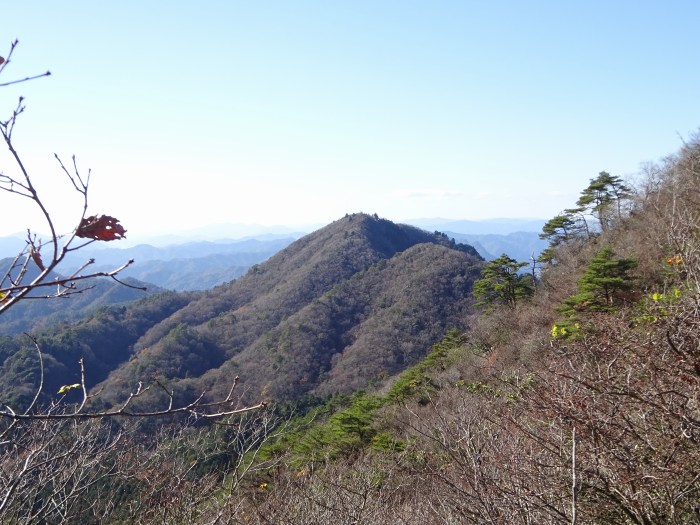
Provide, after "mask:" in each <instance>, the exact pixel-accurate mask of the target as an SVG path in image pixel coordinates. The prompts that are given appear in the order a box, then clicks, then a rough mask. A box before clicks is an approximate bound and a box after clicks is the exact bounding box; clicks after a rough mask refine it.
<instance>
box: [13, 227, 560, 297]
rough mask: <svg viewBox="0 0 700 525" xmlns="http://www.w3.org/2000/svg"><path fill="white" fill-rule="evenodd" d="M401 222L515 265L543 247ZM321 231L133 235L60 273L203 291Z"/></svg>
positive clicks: (20, 239) (501, 235) (520, 233)
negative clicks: (78, 271)
mask: <svg viewBox="0 0 700 525" xmlns="http://www.w3.org/2000/svg"><path fill="white" fill-rule="evenodd" d="M402 222H403V223H405V224H410V225H413V226H417V227H419V228H421V229H424V230H426V231H440V232H444V233H446V234H447V235H448V236H449V237H450V238H453V239H455V240H456V241H457V242H461V243H466V244H470V245H472V246H474V247H475V248H476V249H477V251H478V252H479V254H480V255H481V256H482V257H484V258H485V259H492V258H495V257H498V256H499V255H501V254H502V253H508V254H509V255H510V256H511V257H514V258H516V259H518V260H528V259H529V258H530V257H531V256H532V255H533V253H534V254H535V255H536V254H538V253H539V252H540V251H542V250H543V249H544V248H545V247H546V245H547V243H546V241H543V240H542V239H540V238H539V237H538V234H539V233H540V232H541V231H542V225H543V224H544V222H545V221H543V220H535V219H532V220H530V219H490V220H483V221H468V220H459V221H453V220H447V219H441V218H432V219H412V220H408V221H402ZM320 227H321V226H320V225H319V226H315V227H311V226H309V227H308V228H307V229H305V230H297V229H294V228H290V227H285V226H260V225H241V224H216V225H211V226H206V227H201V228H197V229H193V230H189V231H187V232H181V233H174V234H171V235H167V236H158V237H142V238H140V239H139V237H138V235H136V236H134V237H133V238H132V236H131V235H128V238H127V239H126V240H124V241H119V243H112V244H94V245H91V246H88V247H86V248H85V249H83V250H81V251H79V252H77V253H75V254H70V255H69V256H68V257H67V260H66V265H65V266H64V268H65V267H78V266H79V265H81V264H83V263H84V262H85V261H86V260H87V259H89V258H94V259H95V261H96V263H95V265H94V266H93V267H92V268H93V269H96V270H105V271H106V270H112V269H114V268H115V267H118V266H119V265H121V264H123V263H124V262H125V261H128V260H129V259H134V260H135V262H136V264H134V265H132V266H131V267H129V268H128V269H127V270H126V271H124V273H122V275H123V276H125V277H131V278H134V279H137V280H139V281H143V282H146V283H152V284H153V285H156V286H158V287H161V288H166V289H169V290H206V289H209V288H212V287H213V286H216V285H217V284H222V283H224V282H228V281H231V280H233V279H235V278H237V277H240V276H241V275H243V274H244V273H245V272H246V271H247V270H248V268H250V267H251V266H252V265H253V264H256V263H259V262H262V261H264V260H266V259H267V258H269V257H270V256H271V255H273V254H274V253H277V252H278V251H279V250H281V249H282V248H284V247H285V246H287V245H289V244H290V243H291V242H293V241H294V240H296V239H298V238H300V237H302V236H303V235H305V234H307V233H310V232H311V231H313V230H315V229H317V228H320ZM24 237H25V234H17V235H13V236H7V237H0V257H14V256H15V255H16V254H17V253H18V252H19V251H20V250H21V249H22V248H23V247H24V245H25V241H24ZM135 243H136V244H135Z"/></svg>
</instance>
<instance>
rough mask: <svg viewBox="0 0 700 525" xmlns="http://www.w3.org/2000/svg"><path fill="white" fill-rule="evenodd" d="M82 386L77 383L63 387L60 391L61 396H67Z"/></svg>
mask: <svg viewBox="0 0 700 525" xmlns="http://www.w3.org/2000/svg"><path fill="white" fill-rule="evenodd" d="M80 387H81V384H80V383H75V384H73V385H63V386H62V387H61V388H59V389H58V393H59V394H65V393H66V392H68V391H69V390H73V389H74V388H80Z"/></svg>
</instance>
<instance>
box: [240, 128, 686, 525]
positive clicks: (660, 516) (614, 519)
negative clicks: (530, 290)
mask: <svg viewBox="0 0 700 525" xmlns="http://www.w3.org/2000/svg"><path fill="white" fill-rule="evenodd" d="M699 185H700V137H697V136H696V137H695V138H694V139H693V140H692V141H690V142H689V143H687V144H685V145H684V146H683V147H682V148H681V150H680V152H679V153H678V154H677V155H674V156H671V157H669V158H668V159H666V160H665V161H664V162H663V163H662V164H660V165H656V166H649V167H648V168H647V171H646V172H645V173H644V178H643V180H642V182H641V184H640V185H639V186H638V187H637V188H630V187H629V186H627V185H626V184H625V183H624V182H623V181H622V180H621V179H620V178H618V177H614V176H610V174H608V173H606V172H601V173H600V174H599V176H598V177H595V178H593V179H591V184H590V185H589V186H588V187H587V188H585V189H584V190H583V191H582V193H581V197H580V198H579V200H578V201H577V202H576V204H575V206H572V208H570V209H567V210H565V211H563V212H562V213H561V214H560V215H558V216H556V217H555V218H553V219H552V220H551V221H549V222H548V223H547V224H546V225H545V228H544V230H543V237H545V238H547V239H548V240H549V241H550V247H549V249H548V250H547V251H546V253H545V254H544V257H543V260H544V261H545V262H543V267H542V272H541V276H540V279H539V280H538V283H537V288H536V290H535V292H534V294H532V295H531V296H530V297H527V296H525V295H521V296H517V300H515V301H511V300H510V299H512V297H514V296H511V297H507V294H508V293H510V292H508V291H507V287H501V288H498V289H497V293H496V294H494V295H493V296H491V300H492V302H491V304H490V305H488V306H487V307H485V309H484V310H483V311H482V312H480V313H479V314H478V315H475V316H473V317H472V318H471V327H470V328H471V329H470V330H469V331H468V332H466V333H463V334H461V335H460V334H451V335H450V337H448V338H446V339H445V340H444V341H443V342H441V344H439V345H436V346H434V347H433V350H432V351H431V352H430V354H428V356H427V357H426V358H425V359H424V360H423V361H421V362H420V363H419V364H418V365H416V366H414V367H412V368H410V369H408V370H407V371H406V372H404V373H403V374H401V375H400V376H399V378H398V379H397V380H396V382H395V383H394V384H393V386H392V387H391V389H390V390H388V391H387V392H385V393H384V394H383V395H376V394H375V395H368V394H358V395H356V396H354V397H353V398H351V399H350V400H348V401H347V402H346V403H345V404H341V406H340V409H338V404H336V405H328V406H329V407H330V408H324V410H321V411H319V412H318V413H316V414H315V415H314V416H313V417H314V418H315V419H312V418H311V417H307V418H299V420H298V423H297V425H298V426H296V427H295V428H294V430H293V431H292V432H290V433H289V434H288V435H287V436H285V437H284V438H282V439H280V440H279V441H278V442H277V443H276V444H274V445H273V446H270V447H268V448H267V449H266V451H265V452H264V454H263V455H264V456H265V457H266V458H267V457H268V456H269V457H276V458H281V459H278V461H280V467H279V468H277V469H275V470H274V473H270V472H268V473H266V474H265V475H263V476H260V478H259V479H260V480H261V481H262V482H264V483H265V484H266V486H269V487H272V488H271V490H269V491H266V492H265V493H264V494H262V495H261V494H260V492H258V493H255V492H253V491H248V492H246V491H241V493H246V495H247V500H246V504H245V505H244V506H243V511H244V512H245V513H247V515H249V516H251V519H250V520H249V521H250V522H252V523H260V524H262V523H309V524H311V523H353V522H355V523H365V524H375V525H380V524H386V523H403V524H411V525H413V524H415V525H418V524H423V525H425V524H431V525H432V524H436V525H437V524H445V523H467V524H474V525H476V524H483V523H494V524H503V525H506V524H523V525H525V524H533V523H548V524H562V525H564V524H590V525H593V524H638V525H647V524H648V525H651V524H657V523H659V524H660V523H668V524H676V525H682V524H689V523H700V512H699V507H698V501H700V476H699V475H698V473H699V472H700V404H699V402H698V401H699V399H700V252H699V251H698V246H700V212H699V210H700V199H699V198H698V191H697V188H698V187H699ZM498 278H504V279H506V280H504V281H501V284H503V283H505V282H508V283H511V284H513V283H517V281H518V278H516V277H512V274H511V277H507V274H506V273H503V274H500V275H499V274H497V273H492V274H491V275H490V276H488V277H487V276H486V273H484V279H490V280H491V281H492V283H491V284H493V283H495V282H497V280H498ZM477 288H478V285H477ZM499 294H501V295H499ZM505 299H508V300H505ZM310 421H314V422H315V424H311V423H310Z"/></svg>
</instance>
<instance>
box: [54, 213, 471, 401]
mask: <svg viewBox="0 0 700 525" xmlns="http://www.w3.org/2000/svg"><path fill="white" fill-rule="evenodd" d="M481 264H482V259H481V257H480V256H479V255H478V253H477V252H476V250H474V248H472V247H471V246H466V245H462V244H457V243H455V242H454V241H453V240H450V239H449V238H448V237H447V236H445V235H444V234H433V233H428V232H425V231H423V230H420V229H418V228H415V227H412V226H408V225H397V224H394V223H392V222H390V221H388V220H384V219H380V218H378V217H376V216H369V215H364V214H353V215H347V216H346V217H344V218H343V219H340V220H338V221H335V222H334V223H331V224H330V225H328V226H326V227H324V228H322V229H320V230H318V231H316V232H313V233H311V234H309V235H307V236H305V237H302V238H301V239H299V240H297V241H295V242H293V243H292V244H290V245H289V246H288V247H287V248H285V249H284V250H282V251H280V252H279V253H277V254H276V255H274V256H272V257H271V258H270V259H268V260H267V261H265V262H263V263H260V264H258V265H255V266H253V267H252V268H251V269H250V270H249V271H248V273H247V274H246V275H245V276H243V277H241V278H240V279H237V280H236V281H234V282H231V283H228V284H225V285H221V286H217V287H215V288H214V289H212V290H208V291H206V292H200V293H196V294H190V295H189V296H188V300H187V301H186V304H182V306H181V307H179V308H177V309H176V310H174V311H173V312H172V313H169V314H168V315H164V316H159V315H153V314H149V315H150V318H152V319H154V320H155V321H156V322H153V323H152V324H151V325H149V326H145V325H143V323H141V325H140V328H139V330H138V331H137V332H135V331H134V330H133V329H129V328H127V327H126V326H124V327H122V326H121V322H120V321H119V320H120V319H122V320H124V319H127V318H133V317H134V314H133V313H132V312H135V311H137V310H138V309H139V308H141V309H143V308H146V307H145V306H144V304H152V303H153V301H154V300H157V297H158V296H156V298H148V299H145V300H144V301H141V302H138V303H136V304H134V305H127V306H124V307H121V308H120V309H116V310H115V309H109V310H101V311H100V312H98V315H96V316H93V317H92V318H90V319H88V320H86V321H83V322H81V323H78V324H77V325H75V326H73V327H70V328H69V329H67V331H68V332H69V333H72V334H74V333H76V332H81V333H84V332H85V331H87V333H88V334H90V335H89V336H84V337H82V338H81V341H80V345H79V346H81V347H82V350H78V348H77V347H71V348H73V350H71V351H66V350H65V349H64V350H62V345H63V344H64V343H63V341H73V337H67V336H66V333H67V331H66V330H65V329H64V330H61V329H55V330H53V331H51V332H47V333H45V334H44V335H43V336H42V340H41V344H42V349H44V351H46V352H47V353H49V354H50V355H51V359H48V361H52V366H53V367H54V368H55V369H61V370H62V371H63V373H62V374H57V375H56V377H55V378H54V377H50V378H49V379H48V382H49V383H50V382H51V381H54V380H56V381H57V383H61V384H67V383H70V382H73V381H74V379H75V373H77V371H75V372H71V367H72V369H73V370H75V365H74V361H75V356H76V352H78V351H79V352H80V353H81V355H83V357H84V358H85V363H86V368H87V369H88V370H91V372H90V382H91V384H94V382H95V381H101V380H104V381H103V382H102V384H101V385H100V388H101V389H102V392H103V393H102V396H101V397H102V399H103V400H104V402H106V403H117V402H119V401H120V400H123V399H124V396H126V395H128V392H129V391H130V390H131V389H132V388H134V387H135V385H136V384H137V383H138V381H145V382H149V381H151V380H152V378H153V377H154V376H155V377H159V378H161V380H162V381H163V382H168V383H171V384H173V385H176V389H177V390H178V391H179V392H181V395H188V394H192V393H194V392H200V391H201V390H203V389H206V390H208V391H209V392H211V394H212V395H213V396H216V395H217V394H219V393H220V392H222V391H223V390H228V389H229V388H230V384H231V381H232V378H233V377H234V376H235V375H240V376H241V377H242V378H243V379H244V380H245V381H246V383H245V384H246V390H247V396H248V397H249V398H250V399H259V397H260V396H265V397H267V398H271V399H276V400H290V399H295V398H299V397H300V396H303V395H306V394H315V395H324V394H327V393H332V392H336V391H339V392H351V391H353V390H354V389H356V388H362V387H366V386H367V385H369V384H370V383H376V382H381V381H383V380H385V379H386V378H388V377H390V376H391V375H393V374H395V373H396V372H398V371H400V370H402V369H403V368H405V367H406V366H409V365H410V364H413V363H415V362H416V361H417V360H418V359H420V358H421V357H422V356H423V355H424V354H425V352H426V351H427V349H429V348H430V345H431V344H433V343H434V342H436V341H438V340H439V339H440V338H441V337H442V336H443V334H444V333H445V331H447V330H448V329H450V328H460V329H464V328H466V326H465V322H466V318H467V314H468V312H469V311H470V307H471V297H470V290H471V285H472V282H473V280H474V279H475V278H477V277H478V275H479V270H480V268H481ZM175 297H178V295H177V294H175ZM168 304H170V303H168ZM100 318H102V319H103V320H102V321H101V320H100ZM103 323H107V325H108V326H109V327H110V329H109V330H106V329H104V326H103ZM127 325H128V323H127ZM100 334H104V335H103V336H102V335H100ZM105 338H106V339H109V340H110V341H112V340H119V341H122V346H121V350H119V352H118V353H117V352H116V350H113V351H111V352H110V354H109V359H110V362H111V363H112V364H113V365H114V366H113V368H112V370H111V373H110V374H109V377H106V375H107V373H106V372H107V370H106V369H105V367H104V365H103V362H102V361H103V360H104V348H105V346H110V347H113V346H114V345H113V344H112V343H109V342H108V341H106V340H105ZM86 341H89V342H86ZM71 344H74V343H71ZM46 349H48V350H46ZM64 356H70V357H71V360H72V361H65V359H64ZM54 360H55V361H56V363H53V361H54ZM115 361H119V362H118V363H116V362H115ZM71 373H72V374H73V375H71ZM59 376H60V378H59Z"/></svg>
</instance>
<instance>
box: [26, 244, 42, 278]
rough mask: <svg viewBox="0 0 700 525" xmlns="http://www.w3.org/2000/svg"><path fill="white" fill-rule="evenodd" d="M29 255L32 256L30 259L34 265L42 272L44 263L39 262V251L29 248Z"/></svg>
mask: <svg viewBox="0 0 700 525" xmlns="http://www.w3.org/2000/svg"><path fill="white" fill-rule="evenodd" d="M29 253H30V254H31V256H32V259H34V262H35V263H36V265H37V266H38V267H39V269H40V270H41V271H42V272H43V271H44V270H45V269H46V268H44V263H43V262H42V261H41V254H40V253H39V250H35V249H34V248H33V247H32V248H30V251H29Z"/></svg>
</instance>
